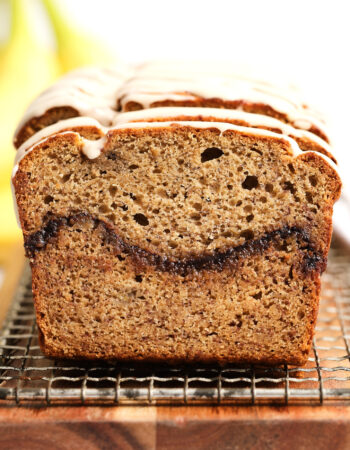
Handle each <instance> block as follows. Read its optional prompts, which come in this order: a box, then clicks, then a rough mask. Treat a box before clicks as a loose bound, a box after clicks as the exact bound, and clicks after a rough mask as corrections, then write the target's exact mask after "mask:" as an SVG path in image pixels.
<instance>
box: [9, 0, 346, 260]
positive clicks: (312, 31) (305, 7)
mask: <svg viewBox="0 0 350 450" xmlns="http://www.w3.org/2000/svg"><path fill="white" fill-rule="evenodd" d="M349 12H350V7H349V4H348V2H346V1H342V0H333V1H327V0H317V1H316V0H308V1H305V0H294V1H293V2H288V3H287V2H282V1H278V0H264V1H259V0H254V1H253V0H245V1H235V0H231V1H230V0H228V1H223V0H216V1H215V2H203V1H195V0H192V1H191V0H186V1H184V0H177V1H176V2H167V1H164V0H163V1H157V0H148V1H142V0H140V1H135V0H128V1H125V2H120V1H114V0H99V1H98V2H96V1H94V0H0V146H1V149H0V219H1V222H0V225H1V226H0V264H1V261H4V258H5V256H6V255H8V254H9V248H12V246H13V245H15V244H16V243H18V242H20V240H21V233H20V230H19V229H18V227H17V225H16V221H15V216H14V213H13V207H12V198H11V191H10V176H11V170H12V164H13V158H14V150H13V148H12V142H11V141H12V135H13V132H14V129H15V127H16V125H17V123H18V121H19V119H20V118H21V115H22V114H23V112H24V110H25V109H26V107H27V106H28V104H29V102H30V101H31V100H32V99H33V98H34V97H35V96H36V95H37V94H38V93H39V92H40V91H42V90H43V89H45V88H46V87H47V86H48V85H50V84H51V83H52V82H53V81H54V80H55V79H56V78H58V77H59V76H60V75H62V74H63V73H65V72H67V71H69V70H71V69H74V68H75V67H77V66H82V65H92V64H102V65H113V64H118V61H123V62H129V63H138V62H142V61H145V60H154V59H157V60H159V59H166V60H170V59H172V60H191V61H196V60H198V61H199V60H200V61H203V60H210V61H212V63H213V64H215V63H216V62H221V61H229V62H231V63H234V64H237V65H238V66H239V67H242V66H243V67H245V66H247V67H248V68H249V70H253V71H254V73H255V75H256V77H257V78H259V77H263V78H272V79H283V80H289V81H291V82H292V83H293V84H295V85H297V86H299V87H300V89H301V90H302V91H303V92H304V95H305V98H306V101H307V102H309V103H311V104H312V105H314V106H316V107H317V108H318V109H320V110H322V111H323V112H324V113H325V114H326V116H327V117H328V121H329V123H330V126H331V131H332V133H331V136H333V142H334V148H335V156H336V158H337V159H338V161H339V163H340V172H341V174H342V175H343V177H344V179H345V189H344V195H343V199H342V201H341V202H339V203H338V206H337V211H336V216H335V227H336V229H337V231H338V232H340V234H341V236H342V237H343V239H344V241H348V242H350V206H349V207H348V206H347V205H348V204H349V205H350V202H348V200H347V196H348V197H349V198H350V195H349V194H347V192H348V188H347V185H346V184H347V183H346V182H347V180H346V177H347V171H348V170H349V169H350V152H349V150H348V145H349V144H348V135H347V132H348V128H349V123H348V109H349V105H350V89H349V81H348V80H349V79H350V64H349V61H348V45H349V43H350V27H349V26H348V20H349ZM349 185H350V183H349ZM18 245H19V244H18Z"/></svg>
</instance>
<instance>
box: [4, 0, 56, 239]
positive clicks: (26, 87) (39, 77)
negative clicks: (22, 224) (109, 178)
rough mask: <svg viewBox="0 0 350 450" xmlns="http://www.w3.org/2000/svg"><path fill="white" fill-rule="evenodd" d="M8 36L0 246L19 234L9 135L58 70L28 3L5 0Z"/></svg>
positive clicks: (25, 1)
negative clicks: (13, 204) (40, 40)
mask: <svg viewBox="0 0 350 450" xmlns="http://www.w3.org/2000/svg"><path fill="white" fill-rule="evenodd" d="M8 1H9V4H10V7H11V29H10V36H9V39H8V41H7V42H6V44H5V45H3V46H2V48H0V214H1V225H0V243H2V242H10V241H13V240H15V239H18V238H19V237H20V235H21V233H20V230H19V229H18V227H17V225H16V219H15V215H14V213H13V206H12V198H11V189H10V186H9V184H10V183H9V181H10V177H11V171H12V166H13V160H14V156H15V152H14V150H13V145H12V136H13V133H14V130H15V128H16V125H17V123H18V122H19V120H20V118H21V116H22V114H23V113H24V111H25V109H26V108H27V106H28V104H29V102H30V101H31V100H32V99H33V98H34V97H35V96H37V95H38V94H39V92H40V91H42V90H43V89H45V88H46V87H47V86H48V85H50V84H51V83H52V82H53V80H54V79H55V78H56V77H57V76H58V75H59V73H60V71H61V68H60V65H59V62H58V59H57V56H56V55H55V53H54V51H53V50H51V49H49V48H47V47H46V45H44V44H42V43H41V42H39V40H38V38H37V36H36V35H35V30H34V29H33V24H32V23H31V20H30V11H29V9H30V5H31V2H29V1H28V0H8Z"/></svg>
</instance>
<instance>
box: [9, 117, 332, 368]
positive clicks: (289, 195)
mask: <svg viewBox="0 0 350 450" xmlns="http://www.w3.org/2000/svg"><path fill="white" fill-rule="evenodd" d="M218 128H220V125H219V124H217V123H212V124H211V123H207V124H204V126H199V125H197V124H196V122H193V123H192V124H191V123H190V122H188V123H187V124H181V123H178V124H176V125H169V124H167V123H164V125H162V124H158V125H157V126H154V127H153V126H152V124H150V123H145V124H143V125H142V124H139V125H135V127H133V125H132V124H130V125H129V126H128V127H125V128H123V127H121V128H116V129H112V130H111V131H110V132H109V133H108V135H107V137H106V139H105V140H104V141H103V142H102V141H101V142H100V141H96V142H98V145H100V147H101V150H102V151H101V155H100V156H98V157H97V158H96V159H88V158H87V157H86V156H85V154H84V146H85V145H86V140H84V139H83V138H81V136H80V134H79V133H77V132H66V133H59V134H56V135H54V136H51V137H48V138H47V139H45V140H44V141H43V142H41V143H39V144H38V145H35V146H34V147H33V149H32V150H31V151H30V153H28V154H27V156H25V157H24V158H23V159H22V160H21V161H20V163H19V168H18V171H17V173H16V175H15V177H14V180H13V182H14V187H15V191H16V198H17V202H18V207H19V216H20V220H21V224H22V228H23V234H24V240H25V246H26V249H27V254H28V256H29V258H30V261H31V265H32V270H33V291H34V299H35V305H36V311H37V321H38V326H39V328H40V330H41V335H42V338H41V346H42V349H43V351H44V352H45V353H46V354H47V355H48V356H56V357H71V358H108V359H111V358H117V359H127V360H130V359H133V360H144V361H145V360H147V361H154V360H157V361H188V362H190V361H203V362H208V361H211V362H212V361H219V362H221V363H224V362H227V361H233V362H249V363H254V362H261V363H266V364H279V363H287V364H302V363H304V362H305V360H306V358H307V354H308V351H309V348H310V345H311V339H312V335H313V329H314V324H315V319H316V314H317V308H318V298H319V290H320V273H321V272H322V271H323V270H324V268H325V266H326V260H327V253H328V249H329V244H330V237H331V217H332V208H333V203H334V202H335V200H336V199H337V198H338V196H339V193H340V186H341V183H340V180H339V177H338V175H337V174H336V172H335V170H334V169H333V168H332V167H331V166H330V165H329V164H328V163H327V162H326V161H325V160H324V159H323V157H321V156H320V155H318V154H317V153H313V152H306V153H300V154H294V153H293V149H292V147H291V144H290V141H288V140H286V138H284V137H282V136H280V135H278V134H272V133H268V132H266V134H265V135H264V133H259V132H258V130H254V129H253V130H249V129H247V128H239V127H233V126H232V127H231V128H230V126H229V125H228V128H229V129H227V130H226V131H221V132H220V130H219V129H218ZM80 131H81V130H80ZM89 133H90V135H91V136H92V135H94V133H92V131H91V130H90V131H86V135H85V136H89ZM91 133H92V134H91ZM91 136H90V137H91Z"/></svg>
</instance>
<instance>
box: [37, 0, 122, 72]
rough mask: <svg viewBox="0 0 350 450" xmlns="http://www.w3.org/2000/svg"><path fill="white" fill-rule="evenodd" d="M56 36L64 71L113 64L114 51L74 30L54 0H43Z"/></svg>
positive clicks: (114, 59) (115, 58)
mask: <svg viewBox="0 0 350 450" xmlns="http://www.w3.org/2000/svg"><path fill="white" fill-rule="evenodd" d="M43 3H44V5H45V6H46V9H47V12H48V14H49V17H50V19H51V22H52V25H53V27H54V30H55V34H56V38H57V47H58V54H59V57H60V62H61V64H62V67H63V69H64V70H65V71H68V70H71V69H74V68H76V67H80V66H87V65H93V64H97V65H113V64H115V62H116V60H117V57H116V53H115V52H114V51H113V50H112V49H111V48H108V47H107V46H106V45H103V44H102V43H101V42H100V41H98V40H96V39H95V38H92V37H90V36H89V35H87V34H86V33H83V32H81V31H78V30H75V29H74V28H73V27H72V25H71V24H70V23H69V22H68V21H67V20H66V19H65V16H64V15H63V14H62V12H61V11H60V10H59V8H58V6H57V4H58V2H57V1H55V0H43Z"/></svg>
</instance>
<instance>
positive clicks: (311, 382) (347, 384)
mask: <svg viewBox="0 0 350 450" xmlns="http://www.w3.org/2000/svg"><path fill="white" fill-rule="evenodd" d="M349 339H350V256H349V255H346V254H345V253H342V252H341V251H340V250H339V249H338V250H332V251H331V253H330V258H329V265H328V269H327V272H326V273H325V274H324V276H323V289H322V300H321V305H320V311H319V317H318V322H317V328H316V335H315V338H314V342H313V352H312V354H310V357H309V360H308V363H307V364H306V366H305V367H302V368H298V367H292V366H288V367H287V366H284V367H276V368H266V367H258V366H240V367H238V366H233V365H232V366H226V367H224V368H220V367H217V366H195V367H194V366H191V367H178V366H177V367H168V366H159V365H149V366H144V365H127V364H118V363H114V364H112V363H102V364H101V363H91V362H89V363H72V362H67V361H53V360H49V359H47V358H45V357H44V356H43V355H42V354H41V352H40V348H39V346H38V336H37V328H36V323H35V316H34V310H33V304H32V296H31V285H30V271H29V269H28V268H26V270H25V272H24V274H23V277H22V281H21V283H20V285H19V286H18V289H17V293H16V295H15V298H14V302H13V305H12V307H11V310H10V312H9V315H8V317H7V320H6V323H5V325H4V327H3V329H2V332H1V334H0V405H1V404H17V405H19V404H37V405H46V406H48V405H58V404H61V405H62V404H66V405H67V404H69V405H76V404H104V405H107V404H110V405H113V404H114V405H115V404H120V405H125V404H128V405H130V404H152V405H154V404H173V405H176V404H203V403H205V404H322V403H326V402H327V403H330V402H332V403H337V402H339V401H340V400H341V401H343V402H344V401H346V402H349V404H350V347H349V346H350V343H349Z"/></svg>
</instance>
